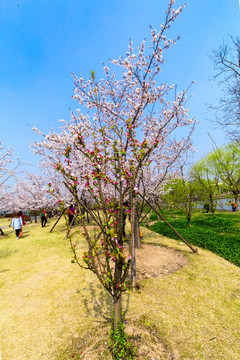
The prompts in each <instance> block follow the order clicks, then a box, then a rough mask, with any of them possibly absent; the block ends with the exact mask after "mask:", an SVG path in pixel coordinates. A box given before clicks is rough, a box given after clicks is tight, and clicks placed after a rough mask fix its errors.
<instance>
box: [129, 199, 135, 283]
mask: <svg viewBox="0 0 240 360" xmlns="http://www.w3.org/2000/svg"><path fill="white" fill-rule="evenodd" d="M135 201H136V200H135V198H134V197H133V199H132V207H131V239H130V244H129V252H130V254H131V257H132V263H131V278H132V286H133V287H135V284H136V257H135V246H136V242H135V214H136V202H135Z"/></svg>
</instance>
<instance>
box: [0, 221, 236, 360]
mask: <svg viewBox="0 0 240 360" xmlns="http://www.w3.org/2000/svg"><path fill="white" fill-rule="evenodd" d="M8 223H9V222H8V221H7V224H6V225H8ZM0 225H2V220H1V222H0ZM49 229H50V226H48V227H46V228H44V229H42V228H41V227H40V224H37V225H32V226H26V227H25V236H24V238H23V239H21V240H18V241H17V240H16V239H15V236H14V233H13V231H12V229H10V228H8V229H6V233H7V234H9V235H8V236H7V237H4V238H0V328H1V346H0V349H1V355H2V360H18V359H19V360H20V359H21V360H25V359H31V360H40V359H41V360H45V359H46V360H60V359H64V360H65V359H66V360H67V359H70V358H71V351H72V350H73V349H72V347H71V344H72V341H73V342H74V339H75V338H81V339H89V338H90V336H91V337H92V338H93V339H94V338H95V341H94V344H95V345H94V346H95V348H97V346H98V344H97V340H99V341H100V342H101V341H102V339H101V329H103V331H105V333H106V328H107V327H108V326H109V323H108V321H109V318H110V315H111V311H110V308H111V299H109V296H108V295H107V293H106V292H105V291H104V290H102V288H101V287H100V285H99V284H98V281H97V280H96V278H95V276H94V275H93V274H92V273H91V272H90V271H87V270H83V269H80V268H79V267H78V266H77V265H76V264H72V263H71V251H70V248H69V244H68V241H67V240H65V239H64V232H63V230H64V225H63V222H61V223H60V225H57V228H56V230H54V232H53V233H52V234H49ZM143 234H144V239H145V240H144V242H145V243H153V244H158V245H165V246H170V247H173V248H175V249H179V250H182V251H184V252H185V254H186V256H187V258H188V266H187V267H186V268H184V269H181V270H180V271H178V272H175V273H174V274H171V275H170V276H167V277H164V278H155V279H149V280H142V281H141V283H140V286H141V287H140V291H133V292H132V293H131V296H130V299H128V298H126V299H125V302H124V306H125V309H126V307H127V308H128V311H127V315H126V318H127V320H128V321H129V325H127V326H126V328H127V331H130V330H131V328H132V327H134V328H135V329H137V328H138V327H139V328H140V329H142V332H143V333H144V331H145V332H147V331H148V332H149V333H153V332H155V333H157V334H158V338H159V337H161V338H162V341H163V344H165V345H166V346H167V348H168V349H170V350H171V353H172V354H173V355H174V357H175V359H189V360H190V359H216V360H220V359H231V360H238V359H240V346H239V344H240V320H239V311H240V269H239V268H238V267H236V266H234V265H232V264H230V263H229V262H227V261H226V260H224V259H221V258H220V257H218V256H217V255H214V254H212V253H211V252H208V251H204V250H201V249H200V250H199V255H194V254H192V253H191V252H190V250H188V249H187V248H186V247H185V245H181V244H180V243H178V242H177V241H175V240H171V239H167V238H164V237H161V236H159V235H158V234H155V233H152V232H150V231H148V230H146V229H143ZM80 245H81V247H83V248H84V242H83V240H80ZM95 329H96V330H97V331H96V330H95ZM90 339H91V338H90ZM152 339H153V338H151V337H149V339H148V341H149V348H150V347H151V346H150V345H151V344H150V342H151V341H153V340H152ZM144 341H145V344H146V342H147V340H146V339H144ZM145 346H146V345H145ZM96 354H99V353H98V352H97V350H96ZM104 356H105V357H104ZM97 358H99V359H100V358H101V359H107V355H102V357H101V356H100V355H99V357H96V359H97ZM160 358H161V357H160V355H159V359H160ZM85 359H89V360H91V359H92V357H87V355H86V357H85Z"/></svg>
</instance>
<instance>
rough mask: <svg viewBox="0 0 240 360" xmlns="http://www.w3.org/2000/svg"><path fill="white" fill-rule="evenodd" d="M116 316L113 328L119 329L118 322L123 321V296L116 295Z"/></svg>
mask: <svg viewBox="0 0 240 360" xmlns="http://www.w3.org/2000/svg"><path fill="white" fill-rule="evenodd" d="M113 301H114V318H113V329H114V331H116V330H117V327H118V322H122V296H121V294H120V295H119V297H114V298H113Z"/></svg>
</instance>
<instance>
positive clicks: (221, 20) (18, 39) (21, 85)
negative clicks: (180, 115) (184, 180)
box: [0, 0, 240, 163]
mask: <svg viewBox="0 0 240 360" xmlns="http://www.w3.org/2000/svg"><path fill="white" fill-rule="evenodd" d="M167 3H168V1H167V0H118V1H114V0H105V1H102V0H98V1H97V0H95V1H94V0H87V1H86V0H57V1H56V0H39V1H36V0H35V1H33V0H0V142H2V143H3V145H4V147H7V146H11V147H13V148H14V149H15V155H17V156H19V157H20V158H21V159H22V160H24V161H28V162H31V163H35V162H36V159H35V158H34V156H33V155H32V153H31V151H30V150H29V144H30V142H31V141H34V140H39V137H38V136H37V135H36V134H34V133H33V132H32V130H31V128H30V127H29V126H27V125H26V124H27V123H29V124H30V125H34V126H36V127H38V128H39V129H40V130H42V131H43V132H45V133H46V132H48V131H49V129H50V128H51V127H52V128H54V129H55V130H57V128H58V126H59V123H58V119H62V118H64V119H66V120H68V119H69V118H70V114H69V108H71V109H73V110H74V109H75V108H78V107H79V106H78V104H77V103H76V102H74V101H73V100H72V99H71V95H72V94H73V90H74V83H73V78H72V76H71V72H73V73H75V74H76V75H78V74H82V75H83V77H85V78H87V77H89V76H90V72H91V70H94V71H95V72H96V73H98V72H101V67H102V65H101V63H102V62H105V63H106V62H107V60H108V59H109V58H118V57H119V56H120V55H124V54H125V52H126V51H127V45H128V39H129V38H131V39H132V40H133V41H134V44H135V46H136V47H137V46H138V45H139V44H140V42H141V40H142V39H143V38H144V37H148V36H149V28H148V26H149V25H150V24H151V25H152V26H153V27H154V28H157V29H158V28H159V25H160V24H161V23H162V22H163V20H164V10H165V9H166V8H167ZM180 4H182V2H180V1H178V0H176V6H177V5H180ZM173 33H174V34H175V35H180V36H181V39H180V41H179V42H178V43H177V45H175V46H174V47H173V48H171V49H170V50H169V51H168V54H167V56H166V65H165V66H164V69H163V75H162V76H163V77H162V79H163V81H167V82H168V83H177V84H178V89H183V88H186V87H187V86H188V85H189V84H190V83H191V81H196V84H195V85H194V86H193V88H192V91H193V93H194V97H193V98H192V99H191V101H190V102H189V107H190V114H191V116H194V117H196V119H197V120H198V121H199V122H200V123H199V125H198V126H197V130H196V133H195V135H194V138H193V140H194V145H195V148H196V150H197V151H198V153H197V154H196V155H195V156H194V159H195V160H197V159H199V158H200V157H201V156H204V155H205V154H206V153H207V152H208V151H211V149H212V145H211V140H210V138H209V137H208V135H207V132H208V131H210V133H211V135H212V136H213V138H214V139H215V140H216V142H217V144H218V145H221V144H223V143H224V142H225V138H224V133H223V131H221V130H214V129H213V126H212V124H211V123H210V122H209V119H211V118H213V117H214V114H213V113H208V112H207V105H206V104H207V103H211V104H216V102H217V98H218V97H219V96H220V90H219V87H218V85H217V84H216V83H214V82H213V81H209V78H210V77H211V76H212V75H213V74H214V71H213V64H212V62H211V60H210V58H209V55H210V54H211V51H212V49H217V48H218V47H219V46H220V45H222V44H223V41H225V42H228V40H229V38H228V34H231V35H233V36H240V9H239V1H238V0H221V1H216V0H201V1H199V0H190V1H189V5H188V6H187V8H186V9H185V10H184V12H183V14H182V15H181V16H180V17H179V18H178V20H177V21H176V22H175V25H174V27H173ZM160 81H161V79H160Z"/></svg>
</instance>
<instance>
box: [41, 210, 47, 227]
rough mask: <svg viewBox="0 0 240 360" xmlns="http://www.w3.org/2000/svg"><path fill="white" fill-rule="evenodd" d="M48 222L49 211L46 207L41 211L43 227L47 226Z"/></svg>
mask: <svg viewBox="0 0 240 360" xmlns="http://www.w3.org/2000/svg"><path fill="white" fill-rule="evenodd" d="M46 222H47V213H46V210H45V209H42V211H41V223H42V227H45V226H46Z"/></svg>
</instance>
